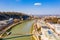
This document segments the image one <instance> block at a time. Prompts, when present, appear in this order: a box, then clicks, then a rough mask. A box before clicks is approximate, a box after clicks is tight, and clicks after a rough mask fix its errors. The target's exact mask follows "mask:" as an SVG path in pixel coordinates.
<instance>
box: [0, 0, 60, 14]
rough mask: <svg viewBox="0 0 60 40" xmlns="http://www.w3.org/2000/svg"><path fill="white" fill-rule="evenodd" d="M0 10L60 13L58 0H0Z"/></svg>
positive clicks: (28, 12) (27, 12) (59, 0)
mask: <svg viewBox="0 0 60 40" xmlns="http://www.w3.org/2000/svg"><path fill="white" fill-rule="evenodd" d="M0 11H1V12H22V13H25V14H29V15H60V0H0Z"/></svg>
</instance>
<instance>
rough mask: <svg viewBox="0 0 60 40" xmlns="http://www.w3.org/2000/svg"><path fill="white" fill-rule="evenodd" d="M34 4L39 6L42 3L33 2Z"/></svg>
mask: <svg viewBox="0 0 60 40" xmlns="http://www.w3.org/2000/svg"><path fill="white" fill-rule="evenodd" d="M34 5H35V6H41V5H42V3H34Z"/></svg>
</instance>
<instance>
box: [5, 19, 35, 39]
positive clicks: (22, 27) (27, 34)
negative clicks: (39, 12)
mask: <svg viewBox="0 0 60 40" xmlns="http://www.w3.org/2000/svg"><path fill="white" fill-rule="evenodd" d="M33 23H34V21H33V20H31V21H25V22H23V23H21V24H19V25H16V26H15V27H14V28H12V29H11V30H10V32H11V34H10V35H9V36H6V37H5V39H6V40H32V35H31V28H32V24H33Z"/></svg>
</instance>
